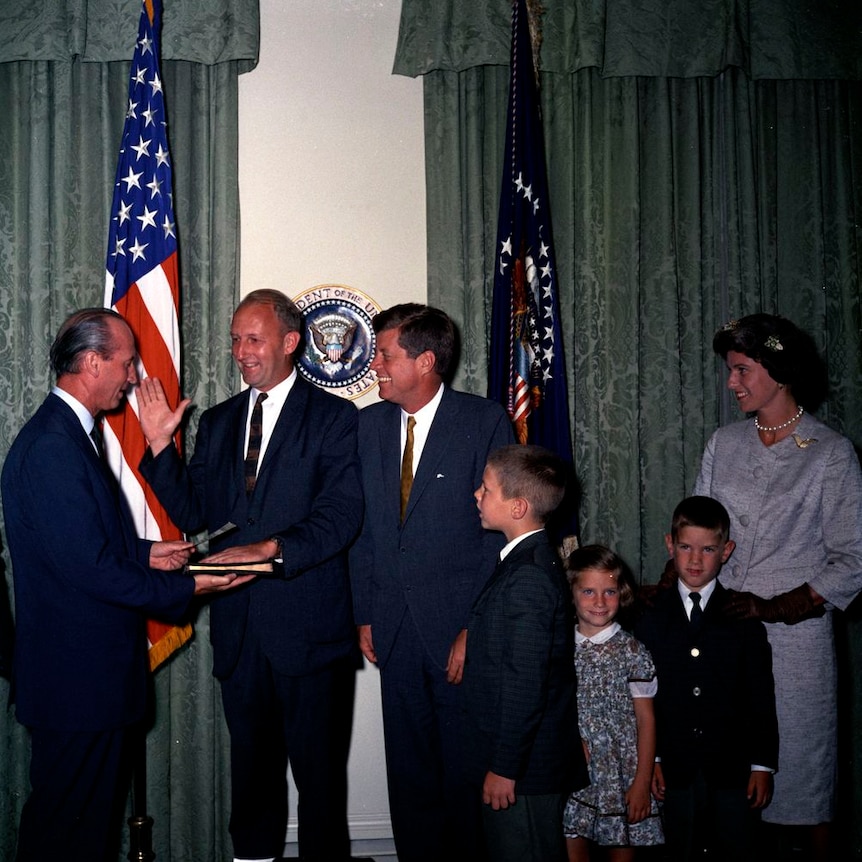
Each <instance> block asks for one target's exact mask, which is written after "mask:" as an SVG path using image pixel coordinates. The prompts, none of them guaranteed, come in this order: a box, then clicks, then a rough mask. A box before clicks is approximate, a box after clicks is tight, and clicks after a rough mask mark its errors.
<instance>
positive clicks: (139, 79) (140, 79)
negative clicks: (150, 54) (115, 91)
mask: <svg viewBox="0 0 862 862" xmlns="http://www.w3.org/2000/svg"><path fill="white" fill-rule="evenodd" d="M146 74H147V69H146V67H144V68H143V69H142V68H141V67H140V66H138V71H137V72H135V74H134V77H133V78H132V80H133V81H134V82H135V83H136V84H145V83H146V81H145V80H144V76H145V75H146Z"/></svg>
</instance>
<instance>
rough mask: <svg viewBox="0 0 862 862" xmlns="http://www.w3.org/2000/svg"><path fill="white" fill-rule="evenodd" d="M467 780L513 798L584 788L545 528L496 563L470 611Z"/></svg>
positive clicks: (568, 624) (566, 646)
mask: <svg viewBox="0 0 862 862" xmlns="http://www.w3.org/2000/svg"><path fill="white" fill-rule="evenodd" d="M461 685H462V690H463V697H464V701H463V703H464V710H465V712H466V719H467V721H466V726H467V742H468V744H467V745H466V746H465V751H466V752H467V754H466V756H467V760H468V774H469V775H470V776H471V779H472V780H473V781H474V782H475V783H476V784H479V785H481V783H482V781H483V779H484V777H485V774H486V773H487V772H488V771H489V770H490V771H492V772H495V773H497V774H498V775H502V776H504V777H506V778H513V779H515V793H516V794H548V793H570V792H572V791H574V790H579V789H580V788H582V787H586V785H587V784H589V777H588V774H587V766H586V761H585V760H584V753H583V748H582V746H581V741H580V736H579V734H578V708H577V700H576V686H575V664H574V621H573V617H572V599H571V593H570V592H569V588H568V585H567V583H566V579H565V576H564V575H563V571H562V566H561V565H560V561H559V558H558V556H557V552H556V551H555V550H554V548H553V547H552V546H551V544H550V542H549V541H548V537H547V535H546V534H545V532H544V531H542V532H540V533H536V534H535V535H532V536H528V537H527V538H526V539H524V540H522V541H521V542H520V543H519V544H518V545H516V546H515V547H514V548H513V549H512V551H511V552H510V553H509V554H508V556H507V557H506V559H505V560H503V562H501V563H500V564H499V565H498V566H497V568H496V571H495V572H494V575H493V577H492V578H491V580H490V581H489V582H488V583H487V584H486V586H485V588H484V589H483V590H482V592H481V594H480V595H479V597H478V598H477V599H476V601H475V603H474V604H473V609H472V611H471V613H470V621H469V625H468V630H467V661H466V664H465V666H464V680H463V682H462V684H461Z"/></svg>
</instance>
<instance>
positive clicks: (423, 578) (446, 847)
mask: <svg viewBox="0 0 862 862" xmlns="http://www.w3.org/2000/svg"><path fill="white" fill-rule="evenodd" d="M374 331H375V332H376V333H377V355H376V357H375V359H374V363H373V366H372V367H373V368H374V371H375V372H376V374H377V379H378V382H379V385H380V396H381V398H383V399H384V400H383V402H381V403H379V404H374V405H372V406H370V407H367V408H366V409H364V410H362V411H360V416H359V451H360V459H361V461H362V485H363V491H364V493H365V499H366V501H367V505H366V513H365V522H364V525H363V529H362V533H361V535H360V538H359V539H358V540H357V542H356V544H355V545H354V547H353V549H352V550H351V554H350V571H351V584H352V587H353V594H354V616H355V619H356V623H357V626H358V632H359V644H360V647H361V649H362V652H363V654H364V655H365V657H366V658H367V659H368V660H369V661H371V662H374V663H376V664H377V665H378V667H379V668H380V671H381V686H382V695H383V727H384V734H385V743H386V767H387V777H388V784H389V802H390V811H391V815H392V828H393V831H394V835H395V846H396V849H397V851H398V858H399V860H400V862H417V860H426V859H427V860H432V859H433V860H440V859H447V860H456V859H470V860H476V859H479V858H481V852H482V851H481V822H480V802H481V800H480V799H479V798H478V797H477V796H476V795H475V794H474V793H471V792H470V790H469V788H468V785H467V784H466V782H465V781H464V778H463V774H462V773H463V752H462V744H461V715H460V709H461V708H460V703H459V698H458V690H457V687H456V686H457V684H458V683H459V682H460V681H461V675H462V672H463V668H464V652H465V642H466V625H467V618H468V615H469V612H470V607H471V605H472V604H473V601H474V599H475V598H476V596H477V595H478V594H479V592H480V590H481V589H482V587H483V586H484V584H485V582H486V581H487V579H488V578H489V577H490V575H491V573H492V572H493V570H494V566H495V564H496V561H497V555H498V553H499V550H500V548H501V547H502V546H503V537H502V535H501V534H499V533H488V532H485V531H483V529H482V525H481V523H480V521H479V515H478V512H477V510H476V506H475V502H474V499H473V492H474V490H475V489H476V488H477V487H478V486H479V484H480V483H481V480H482V471H483V470H484V467H485V462H486V460H487V458H488V454H489V453H490V452H491V451H492V450H494V449H496V448H498V447H499V446H503V445H506V444H509V443H512V442H514V441H513V433H512V426H511V423H510V421H509V418H508V416H507V415H506V413H505V411H504V410H503V408H502V407H501V406H500V405H499V404H496V403H495V402H492V401H488V400H487V399H484V398H479V397H477V396H475V395H467V394H465V393H462V392H456V391H454V390H452V389H450V388H449V387H448V386H446V385H445V383H444V380H445V379H446V378H447V377H448V375H449V372H450V370H451V369H452V366H453V363H454V359H455V355H456V346H457V336H456V332H455V326H454V324H453V323H452V321H451V320H450V319H449V317H448V316H447V315H446V314H445V313H443V312H442V311H439V310H438V309H435V308H430V307H428V306H425V305H419V304H416V303H407V304H404V305H396V306H394V307H392V308H390V309H387V310H386V311H383V312H381V313H380V314H378V315H377V317H375V319H374Z"/></svg>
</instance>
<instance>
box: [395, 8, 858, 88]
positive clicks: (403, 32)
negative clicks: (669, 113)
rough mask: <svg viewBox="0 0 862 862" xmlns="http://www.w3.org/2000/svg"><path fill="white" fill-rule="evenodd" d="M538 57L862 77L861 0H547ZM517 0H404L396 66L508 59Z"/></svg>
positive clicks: (681, 69) (551, 67) (658, 70)
mask: <svg viewBox="0 0 862 862" xmlns="http://www.w3.org/2000/svg"><path fill="white" fill-rule="evenodd" d="M542 5H543V6H544V8H545V11H544V14H543V16H542V39H543V41H542V50H541V58H540V67H541V69H543V70H544V71H547V72H564V73H571V72H574V71H577V70H578V69H583V68H586V67H596V68H598V69H599V70H600V72H601V74H602V75H604V76H605V77H619V76H630V75H631V76H635V75H636V76H645V77H662V78H668V77H670V78H676V77H679V78H692V77H702V76H712V75H717V74H719V73H720V72H722V71H723V70H724V69H726V68H728V67H730V66H736V67H739V68H741V69H742V70H743V71H745V72H746V74H747V75H748V76H749V77H750V78H753V79H828V78H831V79H842V80H859V79H860V78H862V4H860V3H859V2H858V0H819V2H816V3H813V2H811V0H697V2H693V0H543V2H542ZM510 39H511V3H510V0H469V2H465V0H402V7H401V25H400V31H399V34H398V47H397V51H396V57H395V67H394V72H395V73H396V74H399V75H409V76H411V77H415V76H416V75H423V74H425V73H426V72H430V71H432V70H447V71H463V70H464V69H468V68H470V67H472V66H483V65H508V64H509V50H510Z"/></svg>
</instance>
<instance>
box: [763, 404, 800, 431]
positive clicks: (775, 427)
mask: <svg viewBox="0 0 862 862" xmlns="http://www.w3.org/2000/svg"><path fill="white" fill-rule="evenodd" d="M804 412H805V410H804V409H803V408H802V405H800V406H799V409H798V410H797V411H796V415H795V416H791V417H790V418H789V419H788V420H787V421H786V422H782V423H781V424H780V425H761V424H760V422H758V421H757V417H756V416H755V417H754V427H755V428H756V429H757V430H758V431H771V432H773V433H774V432H775V431H780V430H781V429H782V428H787V427H789V426H790V425H792V424H793V423H794V422H795V421H796V420H797V419H798V418H799V417H800V416H801V415H802V414H803V413H804Z"/></svg>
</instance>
